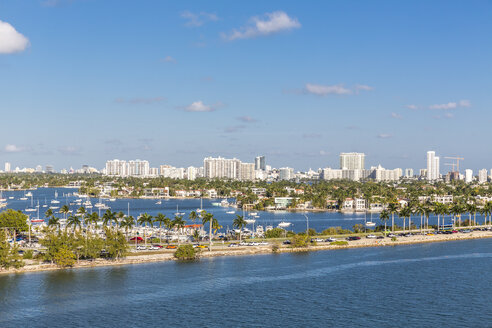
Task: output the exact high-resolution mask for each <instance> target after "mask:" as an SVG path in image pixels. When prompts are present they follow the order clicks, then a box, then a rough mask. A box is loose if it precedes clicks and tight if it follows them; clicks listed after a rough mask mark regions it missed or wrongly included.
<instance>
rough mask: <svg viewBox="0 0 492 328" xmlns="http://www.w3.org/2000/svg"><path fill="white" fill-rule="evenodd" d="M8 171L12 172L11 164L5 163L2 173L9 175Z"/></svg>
mask: <svg viewBox="0 0 492 328" xmlns="http://www.w3.org/2000/svg"><path fill="white" fill-rule="evenodd" d="M10 171H12V167H11V164H10V163H9V162H5V170H4V172H5V173H9V172H10Z"/></svg>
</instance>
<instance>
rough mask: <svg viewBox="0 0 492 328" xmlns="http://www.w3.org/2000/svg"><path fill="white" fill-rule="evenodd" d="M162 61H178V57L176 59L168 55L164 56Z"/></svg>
mask: <svg viewBox="0 0 492 328" xmlns="http://www.w3.org/2000/svg"><path fill="white" fill-rule="evenodd" d="M162 61H163V62H166V63H175V62H176V59H174V58H173V57H171V56H166V57H164V59H163V60H162Z"/></svg>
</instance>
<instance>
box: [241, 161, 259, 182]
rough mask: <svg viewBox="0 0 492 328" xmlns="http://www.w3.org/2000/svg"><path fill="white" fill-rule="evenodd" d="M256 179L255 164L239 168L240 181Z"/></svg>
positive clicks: (243, 165) (245, 164)
mask: <svg viewBox="0 0 492 328" xmlns="http://www.w3.org/2000/svg"><path fill="white" fill-rule="evenodd" d="M255 178H256V175H255V164H254V163H241V166H240V167H239V179H241V180H243V181H245V180H254V179H255Z"/></svg>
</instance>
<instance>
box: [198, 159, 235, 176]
mask: <svg viewBox="0 0 492 328" xmlns="http://www.w3.org/2000/svg"><path fill="white" fill-rule="evenodd" d="M240 166H241V161H240V160H238V159H237V158H233V159H227V158H222V157H218V158H213V157H207V158H205V159H204V160H203V170H204V175H205V178H209V179H214V178H219V179H220V178H226V179H239V177H240V173H239V171H240Z"/></svg>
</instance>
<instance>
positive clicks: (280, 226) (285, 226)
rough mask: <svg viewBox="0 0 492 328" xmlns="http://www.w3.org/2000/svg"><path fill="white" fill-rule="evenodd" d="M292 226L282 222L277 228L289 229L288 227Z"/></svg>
mask: <svg viewBox="0 0 492 328" xmlns="http://www.w3.org/2000/svg"><path fill="white" fill-rule="evenodd" d="M290 225H292V223H290V222H285V221H282V222H280V223H279V224H278V226H277V227H278V228H287V227H289V226H290Z"/></svg>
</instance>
